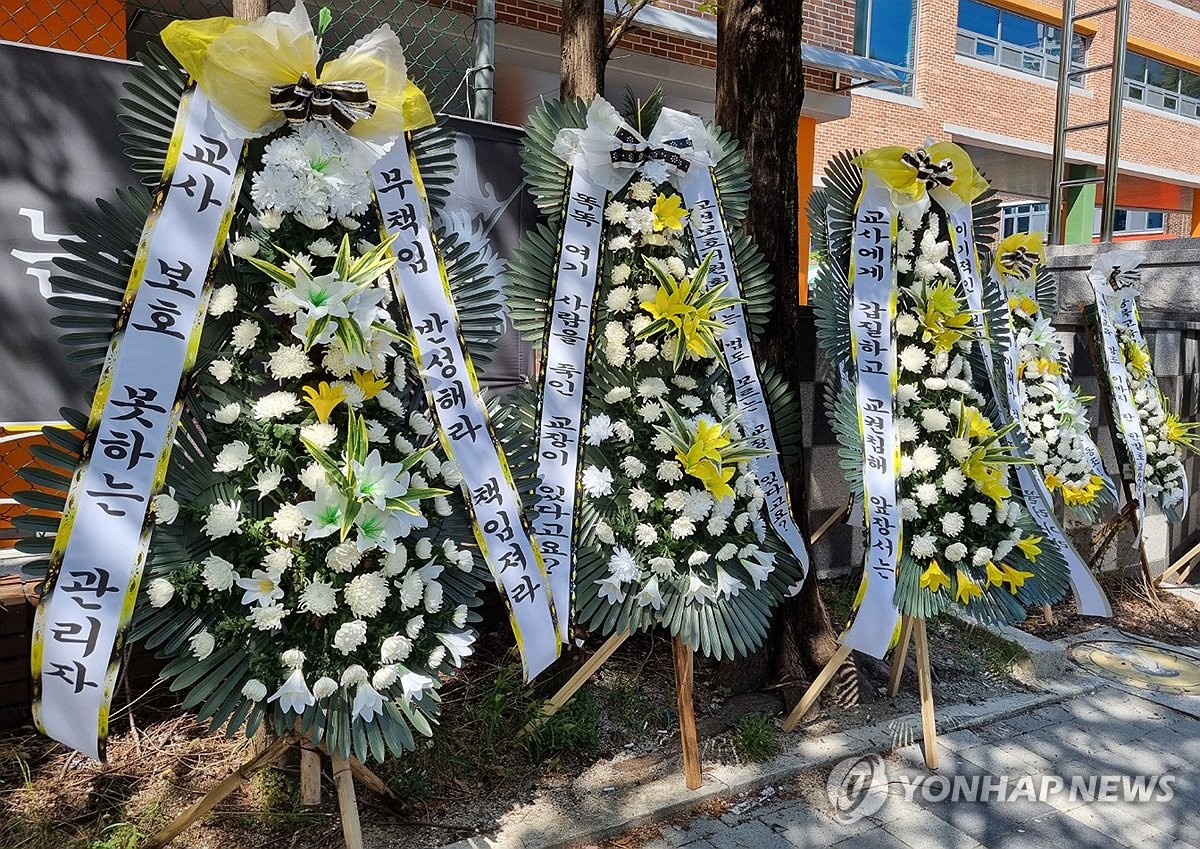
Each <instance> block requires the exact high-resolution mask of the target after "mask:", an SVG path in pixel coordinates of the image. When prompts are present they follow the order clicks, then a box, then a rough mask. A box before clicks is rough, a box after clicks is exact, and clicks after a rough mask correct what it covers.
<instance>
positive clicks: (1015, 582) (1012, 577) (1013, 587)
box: [1000, 563, 1033, 595]
mask: <svg viewBox="0 0 1200 849" xmlns="http://www.w3.org/2000/svg"><path fill="white" fill-rule="evenodd" d="M1000 571H1002V572H1003V573H1004V577H1003V578H1001V579H1000V580H1001V582H1002V583H1006V584H1008V585H1009V591H1010V592H1011V593H1012V594H1013V595H1016V594H1017V590H1018V589H1020V588H1021V587H1022V586H1024V585H1025V581H1026V580H1027V579H1029V578H1032V577H1033V573H1032V572H1023V571H1021V570H1020V569H1014V568H1013V567H1012V566H1009V565H1008V564H1007V563H1001V564H1000Z"/></svg>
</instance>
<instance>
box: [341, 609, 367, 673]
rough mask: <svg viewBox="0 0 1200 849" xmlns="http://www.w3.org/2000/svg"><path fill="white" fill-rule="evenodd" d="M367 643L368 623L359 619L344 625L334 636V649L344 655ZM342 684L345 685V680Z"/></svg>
mask: <svg viewBox="0 0 1200 849" xmlns="http://www.w3.org/2000/svg"><path fill="white" fill-rule="evenodd" d="M366 641H367V623H366V622H363V621H361V620H358V619H356V620H353V621H350V622H345V623H343V624H342V626H341V627H340V628H338V629H337V633H336V634H334V635H333V647H334V648H335V649H337V650H338V651H340V652H341V653H342V654H350V652H352V651H354V650H355V649H356V648H358V647H359V646H361V645H362V644H363V643H365V642H366ZM342 683H345V679H343V681H342Z"/></svg>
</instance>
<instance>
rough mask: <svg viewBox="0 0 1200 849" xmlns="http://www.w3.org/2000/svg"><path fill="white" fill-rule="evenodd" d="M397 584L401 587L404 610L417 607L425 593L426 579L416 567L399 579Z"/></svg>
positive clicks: (401, 605)
mask: <svg viewBox="0 0 1200 849" xmlns="http://www.w3.org/2000/svg"><path fill="white" fill-rule="evenodd" d="M396 586H398V587H399V589H400V607H401V608H403V609H404V610H411V609H412V608H414V607H416V606H417V605H418V604H420V603H421V599H422V598H423V597H424V595H425V581H424V579H423V578H422V577H421V573H420V572H419V571H418V570H416V569H414V570H412V571H411V572H409V573H408V574H407V575H405V576H404V577H403V578H401V579H400V580H399V581H397V582H396Z"/></svg>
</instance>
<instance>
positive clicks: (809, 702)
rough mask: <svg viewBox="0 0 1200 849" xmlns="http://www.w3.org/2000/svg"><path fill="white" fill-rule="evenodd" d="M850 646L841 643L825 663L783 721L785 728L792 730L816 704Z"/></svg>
mask: <svg viewBox="0 0 1200 849" xmlns="http://www.w3.org/2000/svg"><path fill="white" fill-rule="evenodd" d="M849 654H850V647H849V646H843V645H839V646H838V648H837V651H835V652H834V653H833V657H831V658H830V659H829V663H827V664H825V668H824V669H822V670H821V672H820V674H818V675H817V678H816V680H815V681H813V682H812V684H811V685H810V686H809V688H808V689H807V690H805V691H804V695H803V696H802V697H801V699H800V702H799V703H798V704H797V705H796V706H795V707H794V708H792V712H791V713H789V714H788V715H787V719H785V720H784V721H783V730H784V731H791V730H792V729H793V728H795V727H796V723H798V722H799V721H800V720H801V719H803V718H804V715H805V714H806V713H808V711H809V710H810V709H811V708H812V706H813V705H814V704H816V702H817V699H818V698H820V696H821V693H822V692H823V691H824V690H825V688H826V687H828V686H829V682H830V681H832V680H833V675H834V673H835V672H837V671H838V667H839V666H841V665H842V662H843V661H844V660H845V659H846V658H847V657H848V656H849Z"/></svg>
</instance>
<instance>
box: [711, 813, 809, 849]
mask: <svg viewBox="0 0 1200 849" xmlns="http://www.w3.org/2000/svg"><path fill="white" fill-rule="evenodd" d="M707 839H708V840H709V841H710V842H711V843H712V844H713V845H714V846H717V847H718V849H791V846H792V845H793V844H791V843H789V842H788V841H786V840H785V839H784V838H783V837H782V836H780V835H779V834H778V833H777V832H775V831H774V830H773V829H771V828H768V827H767V826H765V825H763V824H762V823H761V822H757V821H755V820H751V821H750V822H746V823H742V824H741V825H739V826H737V827H736V828H730V829H726V830H724V831H720V832H717V833H716V834H714V835H713V836H712V837H709V838H707Z"/></svg>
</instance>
